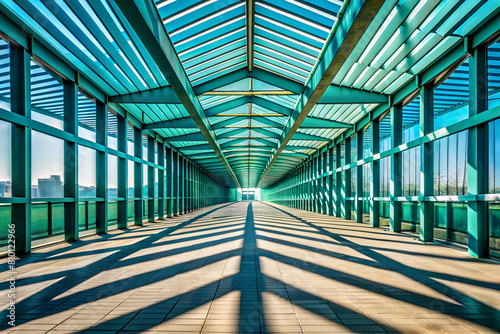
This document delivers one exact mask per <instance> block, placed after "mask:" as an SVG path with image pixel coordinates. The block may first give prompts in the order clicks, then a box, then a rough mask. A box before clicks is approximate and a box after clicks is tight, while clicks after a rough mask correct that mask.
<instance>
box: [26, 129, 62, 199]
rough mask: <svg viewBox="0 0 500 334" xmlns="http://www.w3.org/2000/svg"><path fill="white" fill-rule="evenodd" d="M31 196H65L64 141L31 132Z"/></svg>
mask: <svg viewBox="0 0 500 334" xmlns="http://www.w3.org/2000/svg"><path fill="white" fill-rule="evenodd" d="M31 145H32V159H31V197H33V198H36V197H42V198H47V197H64V190H63V183H64V158H63V157H64V141H63V140H61V139H58V138H55V137H52V136H49V135H46V134H42V133H40V132H37V131H32V133H31Z"/></svg>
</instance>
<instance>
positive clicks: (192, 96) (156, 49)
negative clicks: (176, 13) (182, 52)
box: [110, 0, 240, 187]
mask: <svg viewBox="0 0 500 334" xmlns="http://www.w3.org/2000/svg"><path fill="white" fill-rule="evenodd" d="M110 3H111V4H112V6H113V7H115V9H118V10H117V12H118V13H119V14H120V12H121V14H123V16H124V19H126V21H128V23H129V24H130V26H131V28H132V31H129V33H131V34H135V35H136V36H137V37H138V38H139V39H140V40H141V41H142V43H143V45H144V47H145V48H146V49H147V50H148V53H149V54H150V55H151V57H152V58H153V60H154V61H155V63H156V66H157V67H158V69H159V71H160V72H161V73H162V75H163V76H164V77H165V79H166V80H167V81H168V83H169V84H170V86H171V87H172V89H173V90H174V92H175V94H176V95H177V97H178V98H179V100H180V102H181V103H182V104H183V105H184V108H186V111H187V112H188V113H189V115H190V116H191V118H193V120H194V122H195V123H196V125H197V126H198V128H199V129H200V130H201V133H202V134H203V136H204V137H205V138H204V140H206V141H208V143H209V144H210V146H211V147H212V149H213V150H214V152H215V154H217V156H218V157H219V159H220V160H221V162H222V164H223V165H224V166H225V167H226V169H227V171H228V173H229V175H230V176H231V178H232V179H233V180H234V182H235V184H236V186H238V187H240V183H239V181H238V178H237V177H236V175H234V173H233V171H232V169H231V166H230V165H229V163H228V162H227V160H226V158H225V157H224V154H223V153H222V150H221V148H220V146H219V143H218V141H217V138H216V137H215V133H214V131H213V129H212V126H211V125H210V122H209V121H208V118H207V116H206V115H205V113H204V111H203V108H202V106H201V104H200V101H199V100H198V98H197V97H196V93H195V91H194V90H193V87H192V86H191V83H190V81H189V78H188V76H187V74H186V72H185V71H184V68H183V66H182V63H181V61H180V59H179V56H178V55H177V52H176V51H175V48H174V45H173V43H172V41H171V40H170V38H169V36H168V34H167V31H166V28H165V25H164V24H163V21H162V20H161V18H160V15H159V13H158V9H157V8H156V7H155V4H154V2H153V1H144V2H143V1H134V0H119V1H116V0H115V1H111V2H110ZM119 16H120V15H119ZM120 19H122V18H120Z"/></svg>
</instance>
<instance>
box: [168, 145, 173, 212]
mask: <svg viewBox="0 0 500 334" xmlns="http://www.w3.org/2000/svg"><path fill="white" fill-rule="evenodd" d="M166 152H167V159H166V163H167V168H166V170H167V217H168V218H172V217H173V215H174V175H173V174H174V171H173V167H174V152H173V150H172V148H170V147H167V148H166Z"/></svg>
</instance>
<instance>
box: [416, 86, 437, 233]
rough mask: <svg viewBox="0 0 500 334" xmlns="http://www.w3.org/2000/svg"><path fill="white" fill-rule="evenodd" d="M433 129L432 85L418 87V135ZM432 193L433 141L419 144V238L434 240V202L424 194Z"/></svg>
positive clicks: (424, 134) (423, 134) (425, 133)
mask: <svg viewBox="0 0 500 334" xmlns="http://www.w3.org/2000/svg"><path fill="white" fill-rule="evenodd" d="M433 131H434V85H432V84H427V85H424V86H422V87H421V88H420V136H421V137H423V136H426V135H427V134H429V133H431V132H433ZM433 194H434V143H425V144H423V145H421V146H420V196H421V197H423V200H422V201H421V202H420V204H419V211H420V213H419V214H420V240H422V241H424V242H432V241H434V202H430V201H426V200H425V196H432V195H433Z"/></svg>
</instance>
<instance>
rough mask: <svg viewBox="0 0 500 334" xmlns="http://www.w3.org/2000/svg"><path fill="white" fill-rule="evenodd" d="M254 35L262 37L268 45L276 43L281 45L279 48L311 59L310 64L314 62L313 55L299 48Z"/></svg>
mask: <svg viewBox="0 0 500 334" xmlns="http://www.w3.org/2000/svg"><path fill="white" fill-rule="evenodd" d="M255 37H258V38H259V39H262V40H263V41H265V42H267V43H269V44H270V45H273V44H275V45H278V46H279V47H281V48H283V49H285V50H287V51H290V52H293V53H296V54H298V55H301V56H302V57H304V58H308V59H311V60H312V63H311V64H313V63H315V62H316V57H313V56H311V55H310V54H307V53H305V52H302V51H300V50H297V49H294V48H291V47H289V46H287V45H285V44H282V43H279V42H276V41H273V40H270V39H269V38H266V37H263V36H255Z"/></svg>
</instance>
